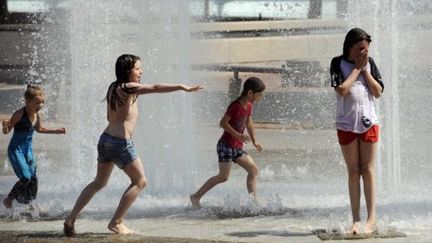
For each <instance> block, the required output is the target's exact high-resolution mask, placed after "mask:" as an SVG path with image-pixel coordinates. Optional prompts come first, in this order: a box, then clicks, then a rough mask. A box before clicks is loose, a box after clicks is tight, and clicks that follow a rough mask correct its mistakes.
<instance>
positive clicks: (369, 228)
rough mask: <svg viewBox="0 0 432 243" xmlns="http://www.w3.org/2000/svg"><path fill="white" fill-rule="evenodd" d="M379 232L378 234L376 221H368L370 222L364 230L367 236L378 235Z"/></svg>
mask: <svg viewBox="0 0 432 243" xmlns="http://www.w3.org/2000/svg"><path fill="white" fill-rule="evenodd" d="M377 232H378V230H377V228H376V224H375V221H368V222H366V225H365V230H364V233H365V234H367V235H370V234H374V233H377Z"/></svg>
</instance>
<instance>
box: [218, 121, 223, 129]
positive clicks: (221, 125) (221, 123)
mask: <svg viewBox="0 0 432 243" xmlns="http://www.w3.org/2000/svg"><path fill="white" fill-rule="evenodd" d="M219 127H221V128H223V127H224V122H223V120H220V121H219Z"/></svg>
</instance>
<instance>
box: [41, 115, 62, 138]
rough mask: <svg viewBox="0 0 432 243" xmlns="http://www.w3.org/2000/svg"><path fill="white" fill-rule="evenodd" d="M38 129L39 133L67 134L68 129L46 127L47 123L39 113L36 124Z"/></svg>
mask: <svg viewBox="0 0 432 243" xmlns="http://www.w3.org/2000/svg"><path fill="white" fill-rule="evenodd" d="M36 131H37V132H39V133H48V134H65V133H66V129H65V128H64V127H60V128H56V129H51V128H47V127H45V124H44V122H43V121H42V120H41V119H40V117H39V115H38V121H37V124H36Z"/></svg>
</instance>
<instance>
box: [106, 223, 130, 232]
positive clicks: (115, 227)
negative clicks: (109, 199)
mask: <svg viewBox="0 0 432 243" xmlns="http://www.w3.org/2000/svg"><path fill="white" fill-rule="evenodd" d="M108 229H109V230H111V231H112V232H114V233H116V234H119V235H127V234H133V233H135V232H134V231H133V230H131V229H129V228H128V227H126V225H124V224H123V223H116V222H111V223H110V224H109V225H108Z"/></svg>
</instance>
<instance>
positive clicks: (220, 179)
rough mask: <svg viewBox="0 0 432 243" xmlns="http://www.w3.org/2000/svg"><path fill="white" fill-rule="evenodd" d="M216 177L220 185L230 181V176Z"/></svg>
mask: <svg viewBox="0 0 432 243" xmlns="http://www.w3.org/2000/svg"><path fill="white" fill-rule="evenodd" d="M216 177H217V179H218V181H219V183H222V182H225V181H227V180H228V177H229V175H221V174H219V175H217V176H216Z"/></svg>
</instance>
